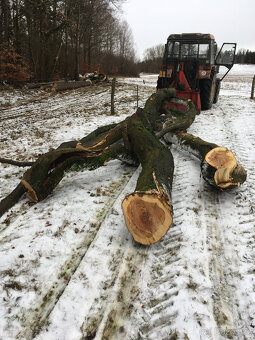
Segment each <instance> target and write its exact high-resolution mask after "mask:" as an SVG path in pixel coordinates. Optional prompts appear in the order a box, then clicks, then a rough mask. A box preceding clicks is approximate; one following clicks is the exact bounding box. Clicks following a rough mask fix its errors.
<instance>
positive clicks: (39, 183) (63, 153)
mask: <svg viewBox="0 0 255 340" xmlns="http://www.w3.org/2000/svg"><path fill="white" fill-rule="evenodd" d="M123 151H125V150H124V147H123V145H122V144H120V143H115V144H113V145H111V146H110V147H107V148H104V149H102V150H97V151H91V150H85V148H84V149H79V148H63V149H56V150H52V151H50V152H48V153H46V154H43V155H42V156H40V157H39V158H38V160H37V161H36V162H35V163H34V164H33V166H32V167H31V168H30V169H28V170H27V171H26V172H25V174H24V175H23V178H22V180H21V182H22V184H23V185H24V187H25V188H26V190H27V196H28V197H29V198H30V199H31V200H32V201H33V202H38V201H41V200H43V199H44V198H46V197H47V196H48V195H49V194H50V193H51V192H52V191H53V190H54V189H55V187H56V186H57V185H58V183H59V182H60V181H61V179H62V178H63V176H64V173H65V171H67V170H68V169H70V168H71V167H72V166H73V165H74V164H76V165H77V164H78V165H82V166H83V167H84V168H85V167H86V168H89V169H95V168H98V167H100V166H102V165H103V164H104V163H105V162H106V161H108V160H109V159H112V158H116V157H117V155H118V154H119V153H121V152H123Z"/></svg>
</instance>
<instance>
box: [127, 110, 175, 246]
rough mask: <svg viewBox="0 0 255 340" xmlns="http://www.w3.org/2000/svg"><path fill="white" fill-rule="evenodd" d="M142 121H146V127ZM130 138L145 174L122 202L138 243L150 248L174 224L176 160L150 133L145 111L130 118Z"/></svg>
mask: <svg viewBox="0 0 255 340" xmlns="http://www.w3.org/2000/svg"><path fill="white" fill-rule="evenodd" d="M143 121H145V122H147V128H146V127H145V125H144V123H143ZM151 129H152V127H151ZM127 136H128V139H129V140H130V147H131V150H132V151H133V152H134V153H135V155H136V157H137V158H138V160H139V162H140V163H141V165H142V172H141V174H140V176H139V178H138V181H137V186H136V189H135V192H133V193H132V194H130V195H128V196H126V197H125V199H124V200H123V202H122V210H123V213H124V217H125V221H126V225H127V227H128V229H129V231H130V233H131V234H132V236H133V237H134V239H135V241H137V242H139V243H141V244H144V245H149V244H152V243H155V242H157V241H159V240H160V239H161V238H162V237H163V236H164V235H165V233H166V232H167V230H168V229H169V228H170V226H171V224H172V221H173V216H172V203H171V188H172V180H173V171H174V161H173V157H172V154H171V152H170V150H168V149H167V148H166V147H165V146H164V145H163V144H162V143H161V142H160V141H159V140H158V139H157V138H156V137H155V136H154V135H153V134H152V131H150V130H149V123H148V121H147V119H146V112H145V111H144V110H141V109H140V110H138V111H137V113H136V115H135V116H133V117H132V119H130V121H129V124H128V126H127Z"/></svg>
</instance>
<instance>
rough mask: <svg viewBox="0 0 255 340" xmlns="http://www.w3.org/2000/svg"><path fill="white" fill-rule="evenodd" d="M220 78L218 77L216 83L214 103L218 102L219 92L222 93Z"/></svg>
mask: <svg viewBox="0 0 255 340" xmlns="http://www.w3.org/2000/svg"><path fill="white" fill-rule="evenodd" d="M220 85H221V82H220V78H217V79H216V84H215V94H214V98H213V104H216V103H217V102H218V99H219V94H220Z"/></svg>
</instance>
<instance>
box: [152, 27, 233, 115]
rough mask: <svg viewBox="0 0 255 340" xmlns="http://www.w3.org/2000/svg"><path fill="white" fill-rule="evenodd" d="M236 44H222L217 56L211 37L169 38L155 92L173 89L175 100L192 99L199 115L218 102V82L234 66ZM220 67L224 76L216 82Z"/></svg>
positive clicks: (205, 35)
mask: <svg viewBox="0 0 255 340" xmlns="http://www.w3.org/2000/svg"><path fill="white" fill-rule="evenodd" d="M235 51H236V44H235V43H224V44H223V45H222V47H221V49H220V51H219V53H217V44H216V42H215V38H214V36H213V35H212V34H202V33H184V34H171V35H170V36H169V37H168V39H167V43H166V45H165V52H164V56H163V63H162V65H161V68H160V74H159V78H158V83H157V89H158V90H159V89H162V88H168V87H173V88H175V89H176V90H177V96H178V97H183V98H188V99H191V100H192V101H193V102H194V104H195V106H196V108H197V112H198V113H199V112H200V110H201V108H202V109H209V108H210V107H211V106H212V103H214V102H216V101H217V99H218V94H219V88H220V81H221V80H222V79H223V78H224V77H225V76H226V74H227V73H228V72H229V71H230V69H231V68H232V66H233V64H234V57H235ZM219 66H226V67H227V69H228V70H227V72H226V74H225V75H224V76H223V77H222V78H221V79H218V78H217V73H218V72H219Z"/></svg>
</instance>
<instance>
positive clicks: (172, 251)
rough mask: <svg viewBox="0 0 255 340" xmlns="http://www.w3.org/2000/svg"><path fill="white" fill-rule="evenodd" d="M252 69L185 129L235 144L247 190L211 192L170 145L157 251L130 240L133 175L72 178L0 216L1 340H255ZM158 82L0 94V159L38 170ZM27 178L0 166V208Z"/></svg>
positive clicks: (236, 74) (108, 170) (235, 74)
mask: <svg viewBox="0 0 255 340" xmlns="http://www.w3.org/2000/svg"><path fill="white" fill-rule="evenodd" d="M254 74H255V67H254V65H235V66H234V67H233V69H232V70H231V71H230V73H229V75H228V76H227V77H226V78H225V79H224V81H223V82H222V89H221V95H220V99H219V102H218V103H217V104H215V105H214V106H213V108H212V109H211V110H208V111H204V112H202V113H201V114H200V115H199V116H197V118H196V120H195V122H194V124H193V125H192V126H191V127H190V129H189V131H190V132H191V133H193V134H196V135H198V136H199V137H201V138H203V139H206V140H208V141H210V142H214V143H216V144H218V145H222V146H226V147H228V148H230V149H231V150H232V151H233V152H234V154H235V155H236V157H237V159H238V161H239V162H240V163H241V164H242V165H243V166H244V167H245V168H246V169H247V172H248V177H247V181H246V182H245V183H244V184H243V185H242V186H240V187H238V188H236V189H234V190H232V191H228V192H216V191H215V190H213V189H212V188H210V187H209V185H207V184H206V183H205V182H204V181H203V179H202V178H201V175H200V168H199V163H198V161H197V160H196V159H195V158H193V157H190V155H189V154H187V153H185V152H183V151H181V150H179V149H178V148H177V147H174V146H172V147H171V150H172V153H173V156H174V160H175V175H174V183H173V191H172V196H173V207H174V225H173V227H172V228H171V229H170V230H169V232H168V233H167V234H166V235H165V237H164V238H163V239H162V240H161V241H160V242H158V243H157V244H155V245H152V246H150V247H144V246H141V245H139V244H136V243H135V242H134V241H133V239H132V237H131V235H130V234H129V232H128V230H127V228H126V226H125V222H124V218H123V214H122V211H121V202H122V200H123V198H124V197H125V195H127V194H129V193H130V192H132V191H134V189H135V186H136V180H137V178H138V175H139V172H140V168H138V169H136V168H134V167H130V166H127V165H124V164H122V163H121V162H120V161H119V160H113V161H110V162H109V163H108V164H107V165H106V166H104V167H101V168H99V169H96V170H94V171H88V170H81V171H77V172H69V173H67V174H66V176H65V177H64V179H63V180H62V181H61V183H60V184H59V185H58V187H57V188H56V189H55V190H54V192H53V193H52V194H51V195H50V196H49V197H48V198H47V199H45V200H44V201H42V202H40V203H38V204H36V205H34V204H31V203H30V202H29V201H28V200H27V199H26V198H23V199H22V200H20V202H19V203H18V204H16V205H15V207H13V208H12V209H11V211H10V212H7V213H6V214H4V216H2V218H1V219H0V223H1V224H0V252H1V262H0V276H1V287H0V301H1V302H0V339H1V338H3V339H32V338H35V339H38V340H39V339H40V340H42V339H43V340H44V339H47V340H48V339H52V340H56V339H59V340H64V339H66V340H76V339H81V338H83V339H92V338H93V339H130V340H131V339H153V340H154V339H171V338H177V339H191V340H197V339H203V340H204V339H229V338H234V339H242V338H246V339H254V337H255V304H254V301H255V293H254V284H255V275H254V274H255V267H254V260H255V233H254V227H255V202H254V197H255V189H254V188H255V176H254V161H255V151H254V150H255V145H254V144H255V142H254V141H255V138H254V137H255V136H254V126H255V101H252V100H251V99H250V89H251V81H252V78H253V76H254ZM156 81H157V75H148V74H142V75H141V77H140V78H119V79H118V80H117V87H116V108H115V111H116V113H117V114H116V115H115V116H110V115H109V113H110V106H109V103H110V84H109V87H106V86H104V87H100V86H99V87H98V88H94V87H93V88H89V89H88V88H84V89H78V90H75V91H69V92H65V93H57V94H51V93H46V92H42V91H39V90H38V91H34V90H33V91H30V92H28V91H23V92H22V91H13V92H12V93H10V92H2V93H1V103H2V104H3V105H2V109H1V111H0V126H1V136H0V141H1V144H0V156H1V157H5V158H13V159H19V160H23V159H24V160H33V159H34V158H35V157H36V156H37V155H39V154H40V153H43V152H46V151H48V150H49V148H50V147H57V146H58V145H59V144H61V143H62V142H63V141H68V140H72V139H79V138H82V137H84V136H85V135H87V134H88V133H90V132H91V131H93V130H94V129H95V128H96V127H98V126H101V125H105V124H110V123H112V122H119V121H121V120H123V119H124V118H126V117H127V116H128V115H131V114H132V113H134V111H135V108H136V101H137V97H136V93H137V85H138V93H139V106H141V107H142V106H143V105H144V103H145V101H146V99H147V98H148V97H149V95H150V94H152V93H153V92H154V91H155V85H156ZM23 172H24V169H22V168H17V167H14V166H11V165H7V164H0V173H1V176H0V198H3V197H5V196H6V195H7V194H8V193H9V192H10V191H11V190H12V189H13V188H14V187H15V186H16V185H17V184H18V182H19V179H20V178H21V176H22V174H23Z"/></svg>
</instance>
